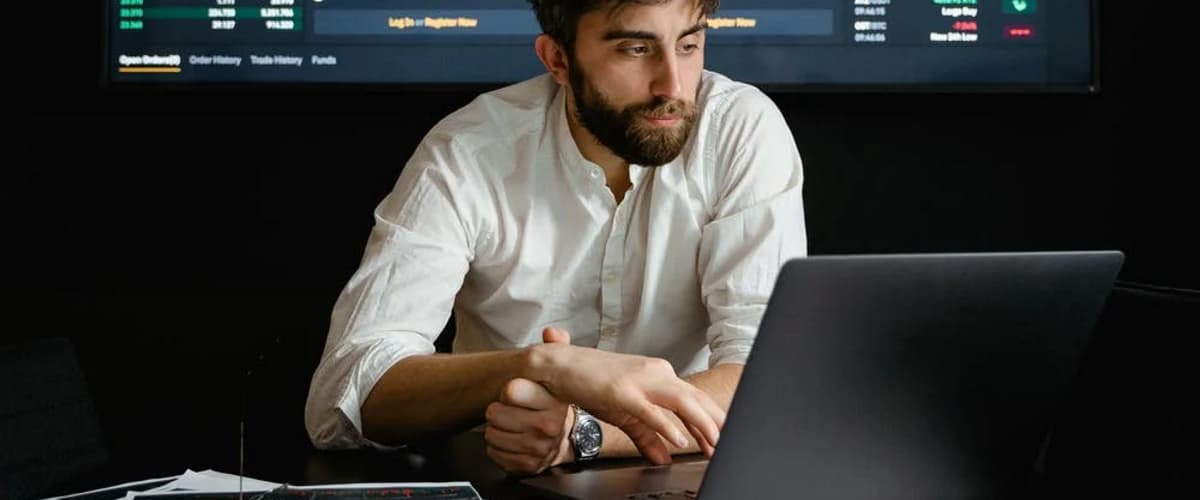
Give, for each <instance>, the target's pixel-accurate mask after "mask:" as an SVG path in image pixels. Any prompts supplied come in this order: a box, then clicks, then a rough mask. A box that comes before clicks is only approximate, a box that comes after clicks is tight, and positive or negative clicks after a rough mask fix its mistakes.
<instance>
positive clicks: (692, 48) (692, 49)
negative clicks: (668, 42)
mask: <svg viewBox="0 0 1200 500" xmlns="http://www.w3.org/2000/svg"><path fill="white" fill-rule="evenodd" d="M699 48H700V44H697V43H689V44H686V45H684V46H683V47H680V49H679V52H682V53H684V54H691V53H692V52H695V51H696V50H697V49H699Z"/></svg>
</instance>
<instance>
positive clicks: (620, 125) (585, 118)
mask: <svg viewBox="0 0 1200 500" xmlns="http://www.w3.org/2000/svg"><path fill="white" fill-rule="evenodd" d="M569 73H570V78H571V90H572V92H573V93H574V95H575V109H576V116H577V117H578V118H579V121H580V123H582V124H583V126H584V127H585V128H587V130H588V131H589V132H591V133H592V135H593V136H595V137H596V140H597V141H599V142H600V144H601V145H603V146H604V147H607V148H608V149H609V150H611V151H612V152H613V153H615V154H616V155H617V156H620V157H621V158H622V159H624V160H625V161H627V162H629V163H631V164H635V165H641V166H644V167H657V166H661V165H665V164H667V163H670V162H671V160H674V159H675V157H677V156H679V153H680V151H683V145H684V144H685V143H687V140H688V136H689V135H690V134H691V131H692V128H694V127H695V125H696V105H695V104H693V103H688V102H685V101H682V100H670V99H666V98H663V97H656V98H654V99H653V100H651V101H650V102H645V103H637V104H631V105H629V106H626V107H625V109H616V107H615V106H613V105H612V103H611V102H610V101H609V100H608V98H606V97H605V96H604V94H601V93H600V91H599V90H597V89H596V88H595V86H593V85H592V84H591V82H589V81H588V80H587V78H586V77H585V76H584V74H583V71H582V70H581V69H580V68H579V65H578V64H574V63H573V64H571V65H570V69H569ZM665 115H671V116H675V117H677V118H679V119H680V120H681V122H682V123H680V124H679V125H676V126H673V127H655V126H652V125H650V124H649V123H646V121H645V120H644V119H643V118H644V117H646V116H665Z"/></svg>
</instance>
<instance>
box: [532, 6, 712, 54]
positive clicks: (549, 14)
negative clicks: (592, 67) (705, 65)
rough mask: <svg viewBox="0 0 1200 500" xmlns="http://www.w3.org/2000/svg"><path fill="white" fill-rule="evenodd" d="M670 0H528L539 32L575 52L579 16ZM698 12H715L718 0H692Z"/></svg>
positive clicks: (703, 14) (568, 51)
mask: <svg viewBox="0 0 1200 500" xmlns="http://www.w3.org/2000/svg"><path fill="white" fill-rule="evenodd" d="M669 1H670V0H529V3H531V4H533V10H534V12H536V13H537V19H538V24H541V25H542V32H543V33H545V34H547V35H550V38H553V39H554V40H555V41H557V42H558V43H559V45H561V46H562V47H563V50H566V51H567V53H568V54H574V53H575V35H576V32H577V31H578V30H579V18H581V17H583V15H584V14H587V13H589V12H591V11H594V10H597V9H601V8H608V7H614V8H620V7H623V6H626V5H629V4H641V5H657V4H661V3H666V2H669ZM695 2H696V6H697V7H699V8H700V15H702V16H707V15H709V14H712V13H713V12H716V10H717V7H718V6H720V4H721V0H695Z"/></svg>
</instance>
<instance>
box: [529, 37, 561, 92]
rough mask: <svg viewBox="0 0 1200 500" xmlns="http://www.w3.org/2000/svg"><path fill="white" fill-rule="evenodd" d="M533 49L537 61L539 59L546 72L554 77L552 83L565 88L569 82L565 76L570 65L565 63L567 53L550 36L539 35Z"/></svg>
mask: <svg viewBox="0 0 1200 500" xmlns="http://www.w3.org/2000/svg"><path fill="white" fill-rule="evenodd" d="M533 48H534V50H535V51H537V56H538V59H541V60H542V64H543V65H544V66H546V71H547V72H549V73H550V76H552V77H554V81H556V82H558V84H559V85H562V86H566V85H567V82H568V81H569V79H568V78H567V75H568V74H569V73H568V64H570V63H569V62H568V61H567V53H566V52H565V51H564V50H563V47H562V45H559V43H558V41H556V40H555V39H554V38H551V37H550V35H547V34H541V35H538V37H537V39H536V40H534V42H533Z"/></svg>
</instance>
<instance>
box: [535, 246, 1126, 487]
mask: <svg viewBox="0 0 1200 500" xmlns="http://www.w3.org/2000/svg"><path fill="white" fill-rule="evenodd" d="M1123 260H1124V255H1123V254H1121V253H1120V252H1116V251H1094V252H1033V253H975V254H909V255H857V256H815V257H807V258H802V259H796V260H792V261H790V262H788V263H787V264H786V265H785V266H784V267H783V269H782V270H781V271H780V274H779V278H778V280H777V282H776V284H775V288H774V291H773V292H772V295H771V299H770V301H769V303H768V305H767V309H766V312H765V314H764V315H763V319H762V323H761V325H760V327H759V332H758V336H757V338H756V340H755V344H754V349H753V351H752V352H751V355H750V357H749V359H748V361H747V364H746V368H745V371H744V372H743V375H742V380H741V383H740V385H739V386H738V391H737V394H736V395H735V397H734V399H733V403H732V405H731V407H730V411H729V414H728V417H727V419H726V423H725V427H724V429H723V430H722V432H721V441H720V442H719V443H718V445H717V449H716V452H715V454H714V456H713V458H712V460H711V461H704V460H698V459H697V458H702V457H690V458H689V457H676V459H677V460H676V463H674V464H672V465H667V466H633V467H630V466H624V467H615V468H614V464H613V463H612V462H611V461H601V462H600V463H598V464H596V465H594V466H592V465H589V466H587V467H585V468H582V469H580V468H578V467H567V468H562V467H560V468H556V469H554V470H552V471H550V472H548V473H546V474H543V475H540V476H535V477H532V478H527V479H525V480H524V481H523V482H524V483H525V484H528V485H531V486H534V487H536V488H539V489H541V490H544V491H548V492H553V493H554V494H556V495H561V496H565V497H570V498H585V499H648V498H656V499H671V498H696V497H698V498H700V499H702V500H710V499H734V498H755V499H760V498H761V499H770V498H822V499H824V498H854V499H870V498H886V499H899V498H905V499H908V498H911V499H929V498H939V499H941V498H1007V497H1015V498H1021V497H1027V496H1028V495H1029V492H1030V488H1032V487H1033V485H1034V484H1036V480H1035V479H1036V477H1037V471H1038V467H1039V464H1038V462H1039V459H1040V457H1041V454H1042V452H1043V450H1044V447H1045V446H1046V444H1047V440H1048V435H1049V431H1050V428H1051V423H1052V422H1053V420H1054V418H1055V415H1056V412H1057V411H1058V409H1059V404H1060V403H1061V401H1062V400H1063V398H1064V396H1065V394H1066V392H1067V391H1068V389H1069V387H1070V385H1071V382H1072V380H1073V378H1074V376H1075V372H1076V369H1077V367H1078V364H1079V361H1080V358H1081V356H1082V354H1083V351H1084V349H1085V347H1086V345H1087V341H1088V338H1089V335H1090V334H1091V331H1092V328H1093V326H1094V324H1095V322H1096V319H1097V317H1098V316H1099V314H1100V311H1101V309H1102V308H1103V306H1104V302H1105V299H1106V298H1107V296H1108V294H1109V292H1110V290H1111V289H1112V286H1113V283H1114V280H1115V279H1116V276H1117V272H1118V271H1119V270H1120V267H1121V264H1122V262H1123ZM680 459H682V460H683V461H682V463H681V462H680ZM639 463H641V464H644V463H645V462H639ZM619 464H620V463H618V465H619Z"/></svg>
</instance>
